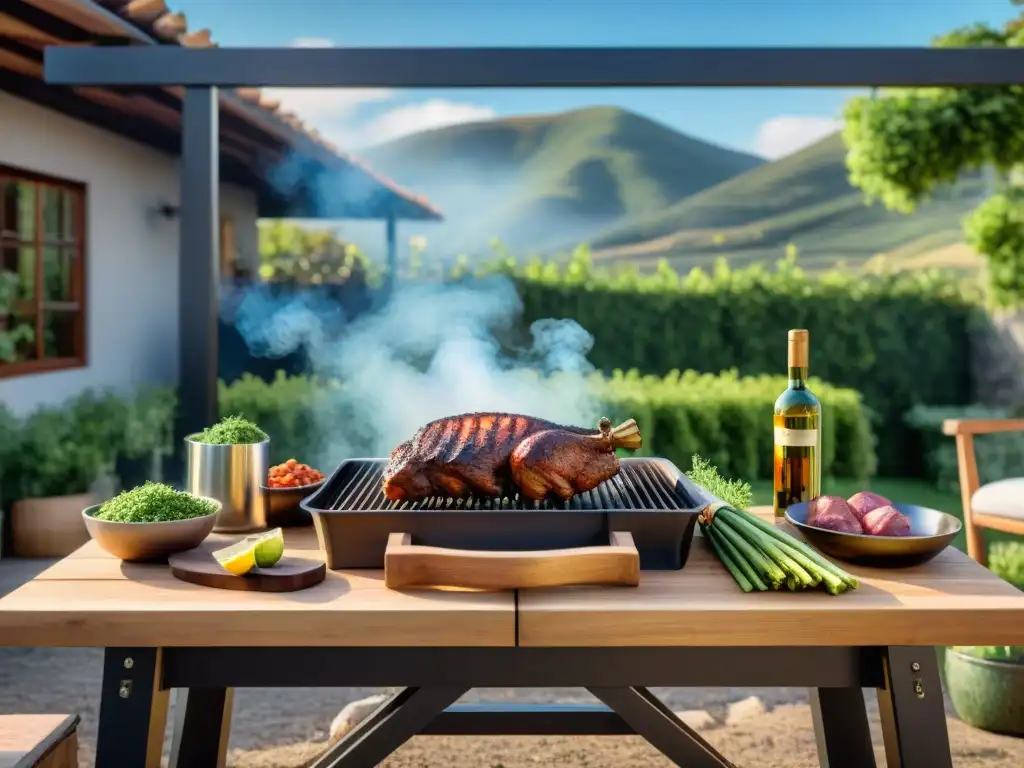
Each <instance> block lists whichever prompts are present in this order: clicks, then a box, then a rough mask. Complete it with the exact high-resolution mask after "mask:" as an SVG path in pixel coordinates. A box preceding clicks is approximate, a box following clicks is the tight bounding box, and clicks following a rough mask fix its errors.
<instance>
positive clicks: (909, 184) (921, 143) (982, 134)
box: [843, 0, 1024, 306]
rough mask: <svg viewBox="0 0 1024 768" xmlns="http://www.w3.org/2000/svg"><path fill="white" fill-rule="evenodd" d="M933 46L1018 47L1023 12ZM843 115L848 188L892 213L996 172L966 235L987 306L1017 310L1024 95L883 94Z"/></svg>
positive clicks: (1021, 284)
mask: <svg viewBox="0 0 1024 768" xmlns="http://www.w3.org/2000/svg"><path fill="white" fill-rule="evenodd" d="M1013 3H1014V4H1015V5H1024V0H1013ZM933 45H936V46H941V47H969V46H994V47H1022V46H1024V14H1021V15H1019V16H1017V17H1016V18H1014V19H1012V20H1010V21H1009V22H1007V23H1006V24H1005V25H1004V26H1003V28H1002V29H997V28H993V27H989V26H987V25H984V24H975V25H972V26H969V27H964V28H961V29H956V30H953V31H952V32H950V33H948V34H946V35H943V36H941V37H939V38H937V39H935V40H934V41H933ZM844 117H845V119H846V127H845V129H844V132H843V138H844V140H845V142H846V146H847V148H848V150H849V152H848V154H847V158H846V163H847V167H848V168H849V170H850V181H851V182H852V183H853V184H854V185H856V186H858V187H860V188H861V189H862V190H863V191H864V192H865V194H866V195H867V197H868V199H869V200H877V201H881V202H882V204H884V205H885V206H886V207H887V208H890V209H892V210H897V211H901V212H904V213H910V212H912V211H913V210H914V208H915V207H916V205H917V204H918V203H919V202H921V201H923V200H926V199H927V198H929V197H930V196H931V195H932V194H933V193H934V192H935V191H936V190H937V189H938V188H939V187H941V186H943V185H946V184H952V183H954V182H955V181H957V179H958V178H960V177H961V175H962V174H963V173H965V172H969V171H980V170H984V169H993V170H994V171H995V174H996V177H997V189H996V191H995V192H994V194H993V195H992V196H991V197H990V198H988V199H987V200H985V201H984V202H983V203H981V205H979V206H978V208H977V209H976V210H974V211H973V212H972V213H971V214H970V215H969V216H968V217H967V218H966V219H965V221H964V234H965V237H966V240H967V242H968V244H969V245H971V246H972V247H973V248H974V249H975V250H976V251H978V252H979V253H981V254H982V255H984V256H985V257H986V258H987V260H988V282H989V289H990V298H991V300H992V301H993V303H995V304H996V305H1000V306H1020V305H1024V189H1021V186H1020V184H1019V183H1018V180H1017V179H1016V178H1015V176H1016V174H1015V172H1017V171H1018V170H1019V166H1020V164H1021V162H1022V160H1024V87H1021V86H1012V87H1000V88H959V89H958V88H901V89H887V90H884V91H882V92H880V93H879V94H877V95H875V96H872V97H863V96H861V97H856V98H854V99H851V100H850V102H849V103H848V104H847V106H846V109H845V113H844Z"/></svg>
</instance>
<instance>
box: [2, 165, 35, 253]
mask: <svg viewBox="0 0 1024 768" xmlns="http://www.w3.org/2000/svg"><path fill="white" fill-rule="evenodd" d="M35 195H36V190H35V184H33V183H32V182H27V181H13V180H11V179H5V180H4V182H3V206H0V207H2V208H3V234H4V235H6V236H7V237H11V238H16V239H18V240H30V239H32V238H34V237H35V222H36V207H35V206H36V196H35Z"/></svg>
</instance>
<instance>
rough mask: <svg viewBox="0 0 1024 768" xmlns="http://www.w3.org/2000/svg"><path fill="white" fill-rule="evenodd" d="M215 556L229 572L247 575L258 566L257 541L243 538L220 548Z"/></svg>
mask: <svg viewBox="0 0 1024 768" xmlns="http://www.w3.org/2000/svg"><path fill="white" fill-rule="evenodd" d="M213 556H214V558H215V559H216V560H217V562H218V563H220V565H221V567H222V568H223V569H224V570H225V571H227V572H228V573H233V574H234V575H235V576H245V574H247V573H249V571H251V570H252V569H253V568H255V567H256V542H254V541H250V540H248V539H243V540H242V541H239V542H237V543H235V544H232V545H231V546H230V547H224V549H218V550H217V551H216V552H214V553H213Z"/></svg>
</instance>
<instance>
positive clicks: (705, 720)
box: [676, 709, 716, 731]
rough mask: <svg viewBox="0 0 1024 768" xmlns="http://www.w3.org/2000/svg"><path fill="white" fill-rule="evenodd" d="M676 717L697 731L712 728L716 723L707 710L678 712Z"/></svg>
mask: <svg viewBox="0 0 1024 768" xmlns="http://www.w3.org/2000/svg"><path fill="white" fill-rule="evenodd" d="M676 717H678V718H679V719H680V720H682V721H683V722H684V723H686V724H687V725H688V726H690V727H691V728H693V730H695V731H699V730H701V729H702V728H710V727H711V726H713V725H714V724H715V722H716V721H715V718H713V717H712V716H711V715H710V714H709V713H708V711H707V710H706V709H687V710H685V711H683V712H676Z"/></svg>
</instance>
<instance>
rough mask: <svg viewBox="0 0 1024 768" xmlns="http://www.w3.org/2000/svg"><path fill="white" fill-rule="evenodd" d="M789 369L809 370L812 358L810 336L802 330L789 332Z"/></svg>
mask: <svg viewBox="0 0 1024 768" xmlns="http://www.w3.org/2000/svg"><path fill="white" fill-rule="evenodd" d="M788 351H789V367H790V368H807V366H808V359H809V358H810V334H809V333H808V332H807V331H806V330H804V329H802V328H798V329H794V330H792V331H790V332H789V350H788Z"/></svg>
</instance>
